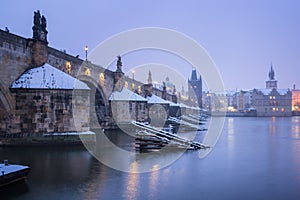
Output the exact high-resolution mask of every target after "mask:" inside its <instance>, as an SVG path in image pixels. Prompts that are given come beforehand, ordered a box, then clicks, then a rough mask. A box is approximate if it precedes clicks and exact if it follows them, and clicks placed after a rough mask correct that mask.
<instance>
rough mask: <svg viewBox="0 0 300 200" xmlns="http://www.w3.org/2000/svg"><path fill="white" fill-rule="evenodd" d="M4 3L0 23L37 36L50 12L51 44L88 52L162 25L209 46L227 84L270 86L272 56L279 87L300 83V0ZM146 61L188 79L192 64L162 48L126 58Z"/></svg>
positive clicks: (132, 63)
mask: <svg viewBox="0 0 300 200" xmlns="http://www.w3.org/2000/svg"><path fill="white" fill-rule="evenodd" d="M53 2H55V3H53ZM1 8H2V10H1V12H0V28H1V29H3V30H4V29H5V27H8V28H9V30H10V32H11V33H14V34H17V35H20V36H23V37H25V38H30V37H32V29H31V28H32V25H33V12H34V11H35V10H40V12H41V14H42V15H45V17H46V19H47V30H48V32H49V33H48V41H49V46H51V47H54V48H56V49H60V50H66V51H67V53H69V54H71V55H74V56H76V55H78V54H79V55H80V57H81V58H83V59H84V56H85V54H84V46H85V45H88V46H89V49H90V50H92V49H93V48H95V47H96V46H97V45H98V44H99V43H101V42H103V41H104V40H105V39H107V38H108V37H111V36H113V35H115V34H118V33H120V32H123V31H126V30H129V29H134V28H142V27H161V28H168V29H173V30H176V31H178V32H181V33H183V34H185V35H187V36H189V37H191V38H193V39H194V40H195V41H197V42H198V43H199V44H200V45H201V46H202V47H203V48H205V49H206V51H207V52H208V54H209V55H210V56H211V58H212V60H213V61H214V62H215V64H216V66H217V68H218V70H219V72H220V74H221V76H222V78H223V81H224V84H225V88H226V89H231V90H235V89H238V90H240V89H253V88H264V87H265V81H266V80H267V78H268V76H267V75H268V71H269V69H270V65H271V62H272V64H273V68H274V70H275V78H276V79H277V80H278V86H279V88H292V86H293V84H296V87H297V88H300V79H299V76H300V12H299V10H300V1H296V0H295V1H260V0H253V1H196V0H195V1H181V3H178V2H177V1H79V0H72V1H37V0H36V1H34V0H28V1H16V0H10V1H6V2H5V3H4V2H2V3H1ZM120 45H122V44H120ZM136 55H139V54H136ZM116 56H117V55H116ZM168 58H169V59H168ZM145 63H161V64H165V65H168V66H171V67H174V68H175V69H176V70H177V71H179V72H180V73H182V76H183V77H186V78H187V77H188V76H190V73H191V70H192V66H188V64H186V63H184V62H181V61H180V59H172V57H170V56H168V55H166V56H165V57H163V59H162V58H159V56H158V53H157V52H155V53H149V55H148V56H147V54H146V53H143V54H140V55H139V56H134V54H133V55H131V56H130V55H128V57H127V56H124V57H123V65H124V70H125V71H126V70H127V71H128V70H130V69H131V68H134V67H136V66H137V65H142V64H145ZM152 74H153V78H154V79H156V78H155V72H153V73H152ZM136 76H138V74H137V75H136ZM144 76H145V81H146V78H147V77H146V75H144ZM204 79H205V77H204ZM157 81H160V80H157ZM171 81H172V78H171Z"/></svg>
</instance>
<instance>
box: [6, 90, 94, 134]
mask: <svg viewBox="0 0 300 200" xmlns="http://www.w3.org/2000/svg"><path fill="white" fill-rule="evenodd" d="M11 92H12V95H13V96H14V97H15V99H16V108H15V116H14V119H13V120H12V124H11V130H10V132H11V133H51V132H71V131H75V132H77V131H88V130H89V90H81V91H79V90H78V91H77V90H76V92H74V91H73V90H35V89H11ZM74 116H76V117H80V119H77V120H76V122H77V123H75V122H74ZM78 123H79V124H78Z"/></svg>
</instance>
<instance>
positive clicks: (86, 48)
mask: <svg viewBox="0 0 300 200" xmlns="http://www.w3.org/2000/svg"><path fill="white" fill-rule="evenodd" d="M88 50H89V48H88V46H87V45H85V47H84V51H85V61H87V52H88Z"/></svg>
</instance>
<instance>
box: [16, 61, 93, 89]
mask: <svg viewBox="0 0 300 200" xmlns="http://www.w3.org/2000/svg"><path fill="white" fill-rule="evenodd" d="M11 88H30V89H81V90H89V89H90V88H89V87H88V86H87V85H86V84H85V83H83V82H82V81H80V80H78V79H76V78H74V77H72V76H70V75H69V74H66V73H64V72H63V71H61V70H59V69H57V68H55V67H53V66H51V65H49V64H47V63H46V64H44V65H43V66H41V67H36V68H32V69H29V70H27V71H26V72H25V73H23V74H22V75H21V76H20V77H19V78H18V79H17V80H16V81H14V82H13V84H12V86H11Z"/></svg>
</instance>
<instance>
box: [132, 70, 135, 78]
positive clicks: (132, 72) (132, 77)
mask: <svg viewBox="0 0 300 200" xmlns="http://www.w3.org/2000/svg"><path fill="white" fill-rule="evenodd" d="M131 72H132V79H133V80H134V73H135V71H134V70H132V71H131Z"/></svg>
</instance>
